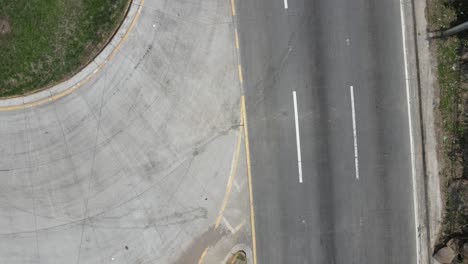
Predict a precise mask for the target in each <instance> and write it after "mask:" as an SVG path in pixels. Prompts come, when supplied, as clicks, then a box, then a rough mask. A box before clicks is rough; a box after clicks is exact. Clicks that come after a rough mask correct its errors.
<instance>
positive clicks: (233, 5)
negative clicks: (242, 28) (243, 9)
mask: <svg viewBox="0 0 468 264" xmlns="http://www.w3.org/2000/svg"><path fill="white" fill-rule="evenodd" d="M235 1H236V0H231V11H232V16H236V2H235Z"/></svg>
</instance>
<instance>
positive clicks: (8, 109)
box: [0, 0, 145, 112]
mask: <svg viewBox="0 0 468 264" xmlns="http://www.w3.org/2000/svg"><path fill="white" fill-rule="evenodd" d="M144 3H145V0H141V2H140V7H139V8H138V10H137V13H136V15H135V17H134V18H133V21H132V23H131V24H130V26H129V28H128V30H127V32H126V33H125V35H124V37H123V38H122V39H121V40H120V42H119V44H118V45H117V46H116V47H115V49H114V50H113V51H112V53H111V54H110V55H109V56H108V57H107V58H106V59H105V60H104V63H102V64H100V65H99V66H98V67H97V68H96V70H94V71H93V72H92V73H91V74H90V75H88V76H87V77H86V78H85V79H84V80H81V81H80V82H78V83H77V84H76V85H75V86H72V87H71V88H69V89H67V90H65V91H62V92H60V93H58V94H56V95H53V96H50V97H47V98H44V99H41V100H38V101H35V102H31V103H27V104H22V105H14V106H5V107H0V112H6V111H13V110H20V109H25V108H30V107H34V106H38V105H41V104H44V103H47V102H52V101H55V100H57V99H60V98H62V97H64V96H66V95H68V94H70V93H72V92H73V91H75V90H77V89H78V88H80V87H82V86H83V85H84V84H86V83H87V82H89V81H90V80H91V79H92V78H94V77H95V76H96V75H97V73H98V72H99V71H101V69H102V68H103V67H104V65H106V64H107V63H108V62H109V61H110V60H111V59H112V58H113V57H114V56H115V54H116V53H117V51H118V50H119V49H120V47H121V46H122V44H123V43H124V42H125V41H126V40H127V38H128V36H129V34H130V31H132V29H133V27H134V26H135V24H136V21H137V20H138V18H139V17H140V13H141V9H142V8H143V4H144ZM98 56H99V55H98Z"/></svg>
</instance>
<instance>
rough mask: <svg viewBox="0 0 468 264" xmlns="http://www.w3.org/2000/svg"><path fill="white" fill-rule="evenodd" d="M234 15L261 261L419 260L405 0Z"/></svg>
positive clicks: (258, 5) (278, 6)
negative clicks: (403, 15)
mask: <svg viewBox="0 0 468 264" xmlns="http://www.w3.org/2000/svg"><path fill="white" fill-rule="evenodd" d="M286 4H287V8H286ZM237 21H238V30H239V36H240V50H241V61H242V66H243V71H244V86H245V94H246V103H247V113H248V118H249V130H250V131H249V132H250V136H251V137H250V144H251V151H252V175H253V192H254V203H255V216H256V230H257V232H256V234H257V255H258V263H262V264H263V263H267V264H273V263H288V264H292V263H401V264H403V263H416V241H415V232H416V230H415V226H414V205H413V199H412V197H413V192H412V180H411V179H412V176H411V175H412V174H411V168H412V167H411V166H412V165H411V157H410V135H409V127H408V126H409V125H408V105H407V98H406V90H405V89H406V88H405V70H404V55H403V44H402V33H401V30H402V26H401V17H400V2H399V1H389V0H352V1H349V0H289V2H285V1H284V0H274V1H272V0H250V1H237ZM294 92H296V95H297V102H296V104H295V103H294V96H293V93H294ZM295 106H296V108H297V115H296V113H295ZM296 117H297V122H296ZM297 126H298V127H299V132H300V133H299V138H300V142H298V138H297V129H296V127H297ZM298 146H299V147H300V154H299V153H298ZM299 156H300V160H301V163H299V162H298V160H299V159H298V157H299ZM299 168H301V169H302V173H301V172H300V169H299Z"/></svg>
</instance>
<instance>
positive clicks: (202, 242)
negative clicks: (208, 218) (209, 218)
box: [174, 227, 228, 264]
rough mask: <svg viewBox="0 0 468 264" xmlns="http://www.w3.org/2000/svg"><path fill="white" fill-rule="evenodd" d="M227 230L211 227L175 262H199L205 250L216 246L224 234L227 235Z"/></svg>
mask: <svg viewBox="0 0 468 264" xmlns="http://www.w3.org/2000/svg"><path fill="white" fill-rule="evenodd" d="M227 234H228V233H227V232H226V230H224V229H222V228H219V229H215V228H214V227H211V228H210V229H208V230H207V231H206V232H205V233H203V234H201V235H200V236H198V237H197V238H195V240H194V241H193V242H192V244H190V246H189V248H188V249H186V250H185V251H184V252H183V253H182V255H181V256H180V257H179V259H178V260H177V261H176V262H174V264H186V263H198V260H199V259H200V256H201V255H202V254H203V251H204V250H205V249H206V248H208V247H212V246H214V245H215V244H216V243H217V242H218V241H219V240H220V239H221V238H222V237H223V236H225V235H227Z"/></svg>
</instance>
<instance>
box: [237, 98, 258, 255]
mask: <svg viewBox="0 0 468 264" xmlns="http://www.w3.org/2000/svg"><path fill="white" fill-rule="evenodd" d="M241 107H242V110H241V111H242V120H243V121H244V142H245V155H246V159H247V176H248V179H249V197H250V224H251V225H252V254H253V263H254V264H257V238H256V237H255V213H254V201H253V191H252V167H251V164H250V146H249V129H248V125H247V111H246V109H245V96H244V95H243V96H242V105H241Z"/></svg>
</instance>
